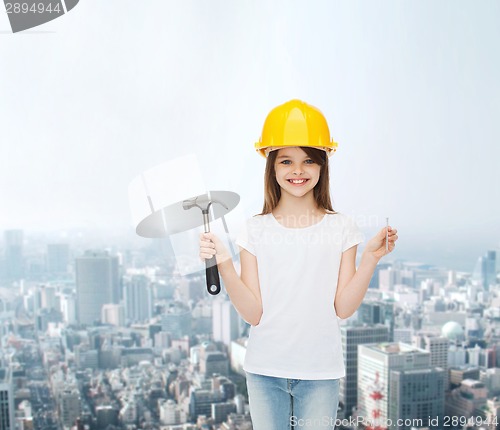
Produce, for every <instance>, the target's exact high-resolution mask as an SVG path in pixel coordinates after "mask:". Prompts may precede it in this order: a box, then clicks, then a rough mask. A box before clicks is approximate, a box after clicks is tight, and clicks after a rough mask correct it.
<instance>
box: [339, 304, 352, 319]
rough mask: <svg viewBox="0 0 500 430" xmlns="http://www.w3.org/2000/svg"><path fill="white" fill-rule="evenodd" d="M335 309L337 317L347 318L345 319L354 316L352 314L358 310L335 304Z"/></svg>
mask: <svg viewBox="0 0 500 430" xmlns="http://www.w3.org/2000/svg"><path fill="white" fill-rule="evenodd" d="M334 311H335V315H337V317H339V318H340V319H343V320H345V319H347V318H349V317H350V316H352V314H354V312H355V311H356V310H355V309H354V310H349V309H343V308H342V307H340V306H335V307H334Z"/></svg>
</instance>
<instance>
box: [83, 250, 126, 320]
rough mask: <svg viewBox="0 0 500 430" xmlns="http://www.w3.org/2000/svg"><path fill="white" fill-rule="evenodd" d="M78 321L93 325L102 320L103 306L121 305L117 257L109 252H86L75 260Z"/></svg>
mask: <svg viewBox="0 0 500 430" xmlns="http://www.w3.org/2000/svg"><path fill="white" fill-rule="evenodd" d="M75 263H76V265H75V274H76V303H77V319H78V322H79V323H80V324H87V325H91V324H93V323H94V322H96V321H100V319H101V309H102V306H103V305H104V304H107V303H115V304H116V303H118V301H119V286H120V282H119V275H118V258H117V257H113V256H110V255H109V254H108V252H106V251H104V252H103V251H86V252H85V254H84V255H83V256H81V257H78V258H76V260H75Z"/></svg>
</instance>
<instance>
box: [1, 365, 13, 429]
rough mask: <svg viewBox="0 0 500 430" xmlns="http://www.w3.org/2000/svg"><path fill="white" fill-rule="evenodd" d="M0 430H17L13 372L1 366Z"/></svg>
mask: <svg viewBox="0 0 500 430" xmlns="http://www.w3.org/2000/svg"><path fill="white" fill-rule="evenodd" d="M0 430H15V421H14V393H13V391H12V373H11V371H10V369H7V368H0Z"/></svg>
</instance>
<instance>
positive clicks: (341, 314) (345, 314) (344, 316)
mask: <svg viewBox="0 0 500 430" xmlns="http://www.w3.org/2000/svg"><path fill="white" fill-rule="evenodd" d="M353 313H354V312H336V314H337V316H338V317H339V318H340V319H342V320H345V319H347V318H349V317H350V316H352V314H353Z"/></svg>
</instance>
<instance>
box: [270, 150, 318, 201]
mask: <svg viewBox="0 0 500 430" xmlns="http://www.w3.org/2000/svg"><path fill="white" fill-rule="evenodd" d="M274 170H275V172H276V181H277V182H278V184H279V186H280V187H281V191H282V192H286V193H289V194H291V195H293V196H295V197H302V196H304V195H305V194H307V193H308V192H312V191H313V189H314V187H315V186H316V184H317V183H318V181H319V177H320V171H321V167H320V166H319V165H318V164H317V163H315V162H314V160H313V159H312V158H311V157H309V156H308V155H307V154H306V152H305V151H303V150H302V149H301V148H299V147H290V148H281V149H279V150H278V154H277V156H276V160H275V163H274Z"/></svg>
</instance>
